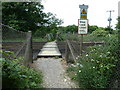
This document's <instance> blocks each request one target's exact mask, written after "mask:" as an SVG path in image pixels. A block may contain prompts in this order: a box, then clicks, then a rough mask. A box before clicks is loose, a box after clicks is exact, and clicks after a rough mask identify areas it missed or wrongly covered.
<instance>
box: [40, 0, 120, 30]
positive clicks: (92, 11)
mask: <svg viewBox="0 0 120 90" xmlns="http://www.w3.org/2000/svg"><path fill="white" fill-rule="evenodd" d="M119 1H120V0H43V1H42V4H43V5H44V8H45V9H44V11H45V12H52V13H53V14H56V15H57V18H60V19H62V20H63V21H64V24H62V26H67V25H73V24H75V25H78V19H79V18H80V8H79V5H82V4H85V5H88V6H89V8H88V19H89V24H90V25H97V26H100V27H106V26H108V21H107V19H108V17H109V12H106V11H108V10H115V12H112V23H111V25H112V26H113V28H114V27H115V24H116V23H117V20H116V18H117V16H118V2H119Z"/></svg>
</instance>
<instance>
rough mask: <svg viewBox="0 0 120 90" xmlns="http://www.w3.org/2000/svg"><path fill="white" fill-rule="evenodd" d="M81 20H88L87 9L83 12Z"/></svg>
mask: <svg viewBox="0 0 120 90" xmlns="http://www.w3.org/2000/svg"><path fill="white" fill-rule="evenodd" d="M80 18H81V19H87V12H86V10H85V9H83V10H82V12H81V16H80Z"/></svg>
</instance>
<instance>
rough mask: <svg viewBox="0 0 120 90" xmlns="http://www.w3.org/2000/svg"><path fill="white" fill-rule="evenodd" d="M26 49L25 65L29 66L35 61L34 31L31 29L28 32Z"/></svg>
mask: <svg viewBox="0 0 120 90" xmlns="http://www.w3.org/2000/svg"><path fill="white" fill-rule="evenodd" d="M26 44H27V45H26V50H25V66H29V64H30V63H33V55H32V32H31V31H29V32H28V33H27V42H26Z"/></svg>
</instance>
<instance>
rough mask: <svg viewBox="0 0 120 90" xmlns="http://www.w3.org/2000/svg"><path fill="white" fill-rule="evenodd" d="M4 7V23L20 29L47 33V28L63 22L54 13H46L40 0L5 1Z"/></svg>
mask: <svg viewBox="0 0 120 90" xmlns="http://www.w3.org/2000/svg"><path fill="white" fill-rule="evenodd" d="M2 7H3V9H2V11H3V13H2V19H3V20H2V21H3V22H2V23H3V24H6V25H9V26H12V27H13V28H15V29H17V30H20V31H29V30H30V31H32V32H33V33H35V32H36V31H37V32H38V30H39V32H40V33H41V32H43V33H47V29H46V28H48V27H49V31H51V28H56V27H57V25H60V24H62V20H60V19H57V18H56V16H55V15H53V14H52V13H50V12H49V13H44V12H43V9H44V6H43V5H42V4H41V3H40V2H4V3H3V4H2ZM43 28H45V29H44V30H45V31H44V30H43Z"/></svg>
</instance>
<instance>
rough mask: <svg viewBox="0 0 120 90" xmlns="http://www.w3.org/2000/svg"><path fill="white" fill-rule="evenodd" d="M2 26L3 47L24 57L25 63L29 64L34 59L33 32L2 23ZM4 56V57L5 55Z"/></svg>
mask: <svg viewBox="0 0 120 90" xmlns="http://www.w3.org/2000/svg"><path fill="white" fill-rule="evenodd" d="M1 27H2V49H3V50H6V51H12V52H14V54H15V56H17V57H23V58H24V61H23V62H22V63H23V64H24V65H26V66H29V64H30V63H32V62H33V60H32V34H31V31H29V32H22V31H18V30H15V29H13V28H12V27H10V26H7V25H3V24H1ZM3 58H4V57H3Z"/></svg>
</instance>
